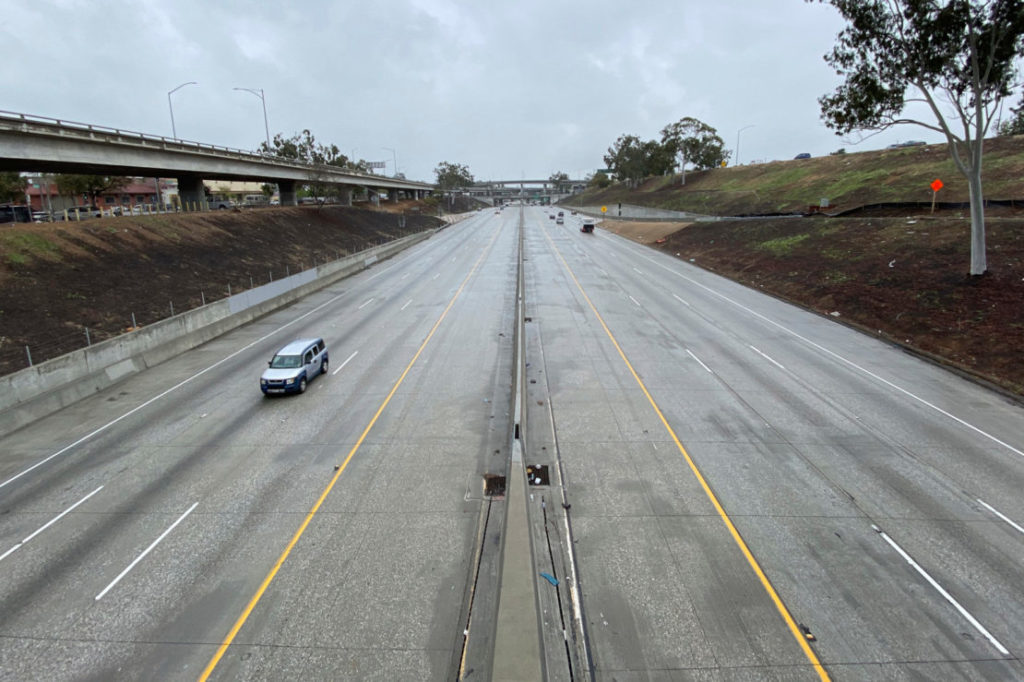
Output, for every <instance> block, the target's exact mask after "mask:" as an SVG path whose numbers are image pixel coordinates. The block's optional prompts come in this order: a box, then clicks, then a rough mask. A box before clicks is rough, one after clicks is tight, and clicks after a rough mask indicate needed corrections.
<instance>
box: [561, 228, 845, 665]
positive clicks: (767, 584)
mask: <svg viewBox="0 0 1024 682" xmlns="http://www.w3.org/2000/svg"><path fill="white" fill-rule="evenodd" d="M544 236H545V237H546V238H547V240H548V242H549V243H550V244H551V248H553V249H554V250H555V254H556V255H557V256H558V260H560V261H562V266H563V267H565V270H566V272H568V273H569V277H570V278H572V281H573V282H574V283H575V284H576V288H577V289H579V292H580V295H582V296H583V299H584V300H585V301H586V302H587V305H588V306H590V309H591V310H592V311H593V313H594V316H595V317H597V321H598V322H600V323H601V327H602V328H603V329H604V332H605V334H607V335H608V338H609V339H611V342H612V345H614V346H615V350H617V351H618V352H619V357H621V358H622V361H623V362H624V363H626V367H628V368H629V373H630V374H632V375H633V378H634V379H636V383H637V384H638V385H639V386H640V390H641V391H643V393H644V395H645V396H647V401H648V402H649V403H650V404H651V407H653V408H654V412H655V413H656V414H657V415H658V419H660V420H661V423H662V425H663V426H664V427H665V430H666V431H668V435H669V436H671V437H672V441H673V442H674V443H675V444H676V447H677V448H679V452H681V453H682V455H683V458H684V459H685V460H686V463H687V464H688V465H689V466H690V470H691V471H692V472H693V475H694V476H696V477H697V481H698V482H699V483H700V486H701V488H703V489H704V494H705V495H707V496H708V499H709V500H711V504H712V505H713V506H714V508H715V511H717V512H718V516H719V518H721V519H722V521H723V522H724V523H725V526H726V528H728V529H729V534H730V535H732V539H733V540H734V541H735V542H736V544H737V545H738V546H739V548H740V552H742V553H743V556H744V557H746V559H747V563H749V564H750V567H751V568H752V569H754V573H755V574H756V575H757V577H758V578H759V579H760V581H761V585H762V586H763V587H764V589H765V592H767V593H768V596H769V597H771V600H772V603H774V604H775V608H776V609H777V610H778V612H779V614H780V615H781V616H782V619H783V620H784V621H785V622H786V625H787V626H788V627H789V631H790V632H791V633H792V634H793V637H794V638H796V641H797V643H799V644H800V648H801V649H803V652H804V655H806V656H807V659H808V660H809V661H810V662H811V665H812V666H814V670H815V671H816V672H817V673H818V677H819V678H821V679H822V680H828V679H830V678H829V676H828V673H827V672H825V668H824V667H822V665H821V662H820V661H819V660H818V657H817V656H816V655H815V653H814V650H813V649H811V646H810V644H808V643H807V638H806V637H805V636H804V633H803V632H801V631H800V627H799V626H798V625H797V624H796V621H795V620H793V616H792V615H790V613H789V609H787V608H786V605H785V604H783V603H782V599H781V598H780V597H779V595H778V593H777V592H776V591H775V588H774V587H772V584H771V581H769V580H768V576H766V575H765V573H764V571H763V570H762V569H761V565H760V564H758V563H757V559H755V558H754V554H753V553H752V552H751V551H750V548H749V547H748V546H747V543H746V542H744V540H743V537H742V536H741V535H740V532H739V531H738V530H737V529H736V526H735V525H733V522H732V519H731V518H729V515H728V514H727V513H726V512H725V509H724V508H723V507H722V504H721V503H720V502H719V501H718V497H716V496H715V493H714V492H712V491H711V486H710V485H708V482H707V480H706V479H705V478H704V475H703V474H702V473H701V472H700V469H699V468H697V464H696V463H695V462H694V461H693V459H692V458H691V457H690V453H688V452H687V451H686V448H684V447H683V444H682V443H681V442H680V441H679V437H678V436H676V432H675V431H674V430H673V429H672V427H671V426H670V425H669V423H668V419H666V418H665V415H664V413H662V411H661V408H660V407H658V403H656V402H655V401H654V398H653V397H652V396H651V394H650V392H649V391H648V390H647V386H646V385H645V384H644V382H643V380H642V379H641V378H640V375H638V374H637V373H636V370H635V369H633V364H632V363H631V362H630V361H629V359H628V358H627V357H626V354H625V352H623V350H622V347H621V346H619V342H618V341H617V340H616V339H615V335H613V334H612V332H611V330H610V329H608V325H607V324H605V322H604V318H603V317H601V313H599V312H597V308H596V307H595V306H594V304H593V302H592V301H591V300H590V297H589V296H587V292H586V291H584V290H583V285H581V284H580V281H579V280H578V279H576V274H575V273H574V272H573V271H572V268H570V267H569V264H568V263H567V262H566V260H565V258H564V257H562V252H561V251H559V250H558V247H557V246H555V242H554V241H553V240H552V239H551V236H550V235H548V233H547V231H546V230H545V231H544Z"/></svg>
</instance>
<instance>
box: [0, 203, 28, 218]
mask: <svg viewBox="0 0 1024 682" xmlns="http://www.w3.org/2000/svg"><path fill="white" fill-rule="evenodd" d="M30 222H32V211H31V209H29V207H28V206H20V205H18V204H0V223H30Z"/></svg>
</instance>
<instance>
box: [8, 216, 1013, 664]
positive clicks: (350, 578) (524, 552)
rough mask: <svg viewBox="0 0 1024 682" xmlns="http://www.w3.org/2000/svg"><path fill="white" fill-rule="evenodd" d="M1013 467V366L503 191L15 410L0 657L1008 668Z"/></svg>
mask: <svg viewBox="0 0 1024 682" xmlns="http://www.w3.org/2000/svg"><path fill="white" fill-rule="evenodd" d="M518 301H521V303H522V312H521V314H520V313H518V312H517V311H518V310H519V308H518V307H517V302H518ZM310 336H320V337H323V338H324V340H325V341H326V343H327V347H328V349H329V351H330V357H331V365H330V369H329V371H328V373H327V374H325V375H323V376H321V377H319V378H317V379H316V380H315V381H313V382H311V383H310V384H309V389H308V391H307V392H306V393H305V394H303V395H298V396H294V397H289V398H275V399H265V398H263V397H262V395H261V394H260V391H259V387H258V384H257V381H258V377H259V374H260V372H261V371H262V369H263V368H264V367H265V366H266V365H265V363H266V360H267V359H269V357H270V356H271V355H272V354H273V352H274V351H275V350H276V349H278V348H280V347H281V346H283V345H284V344H285V343H286V342H288V341H289V340H291V339H293V338H298V337H310ZM517 367H518V370H519V371H517ZM517 377H518V378H519V385H518V388H519V389H520V393H519V395H520V396H521V402H519V403H517V402H516V400H515V396H516V395H517V394H516V386H515V385H514V384H515V383H516V378H517ZM517 405H518V406H519V409H517ZM517 425H519V426H521V427H522V428H521V429H517V428H516V426H517ZM517 433H518V435H519V436H520V438H519V444H518V445H515V444H514V441H515V435H516V434H517ZM72 444H74V445H73V447H68V446H69V445H72ZM513 445H515V447H513ZM517 448H518V450H517ZM514 450H516V451H517V452H519V453H520V454H521V459H522V462H523V463H524V464H526V465H528V466H530V467H531V471H537V472H542V473H543V476H538V477H537V479H536V480H531V482H530V483H529V484H527V483H526V481H525V480H524V479H523V477H522V475H521V474H518V475H516V472H517V471H520V470H519V469H517V468H516V467H515V466H511V467H510V461H511V460H512V459H513V451H514ZM58 453H59V454H58ZM510 471H511V472H512V474H513V475H512V476H510V478H509V479H508V481H507V491H506V494H505V495H485V491H484V485H483V481H484V476H485V475H487V474H506V473H508V472H510ZM1022 489H1024V411H1022V410H1021V408H1020V406H1019V405H1017V404H1015V403H1012V402H1010V401H1008V400H1007V399H1005V398H1004V397H1002V396H1000V395H998V394H995V393H992V392H990V391H988V390H987V389H985V388H982V387H980V386H978V385H976V384H973V383H971V382H969V381H966V380H964V379H962V378H960V377H958V376H956V375H954V374H951V373H949V372H947V371H945V370H943V369H941V368H938V367H936V366H933V365H931V364H928V363H926V362H923V361H921V360H920V359H917V358H915V357H912V356H909V355H907V354H905V353H903V352H901V351H900V350H898V349H895V348H893V347H890V346H888V345H885V344H884V343H881V342H879V341H878V340H876V339H872V338H869V337H866V336H864V335H862V334H859V333H857V332H855V331H853V330H851V329H849V328H846V327H844V326H841V325H837V324H835V323H834V322H832V321H831V320H827V319H823V318H821V317H819V316H816V315H813V314H810V313H808V312H805V311H803V310H800V309H797V308H794V307H792V306H789V305H787V304H785V303H783V302H780V301H778V300H776V299H774V298H771V297H768V296H765V295H763V294H760V293H758V292H756V291H753V290H750V289H747V288H744V287H742V286H739V285H737V284H735V283H732V282H730V281H727V280H724V279H722V278H720V277H717V276H716V275H714V274H712V273H709V272H706V271H703V270H700V269H698V268H696V267H694V266H692V265H690V264H688V263H685V262H681V261H680V260H678V259H676V258H673V257H671V255H668V254H663V253H660V252H658V251H655V250H652V249H649V248H647V247H642V246H638V245H636V244H633V243H631V242H629V241H627V240H624V239H621V238H619V237H616V236H614V235H611V234H609V233H607V232H604V231H602V230H601V229H600V228H598V230H597V231H596V233H594V234H592V235H590V234H586V235H585V234H581V233H580V232H579V222H578V220H577V218H575V217H569V218H567V220H566V224H564V225H557V224H556V223H555V221H554V220H550V219H549V218H548V215H547V211H546V210H544V209H540V208H525V209H522V210H521V211H520V210H505V211H503V212H501V213H500V214H495V213H493V212H491V211H486V212H481V213H477V214H476V215H474V216H473V217H470V218H468V219H466V220H464V221H462V222H461V223H458V224H457V225H454V226H452V227H449V228H446V229H445V230H442V231H441V232H439V233H438V234H437V235H435V236H434V237H432V238H430V239H428V240H426V241H424V242H422V243H420V244H418V245H417V246H415V247H413V248H411V249H409V250H407V251H405V252H403V253H402V254H400V255H399V256H396V257H395V258H392V259H391V260H388V261H385V262H382V263H379V264H377V265H375V266H374V267H372V268H370V269H368V270H366V271H364V272H361V273H360V274H357V275H355V276H353V277H351V278H348V279H345V280H343V281H341V282H338V283H336V284H334V285H331V286H329V287H327V288H325V289H323V290H321V291H319V292H318V293H315V294H313V295H311V296H309V297H307V298H305V299H303V300H302V301H300V302H298V303H295V304H293V305H292V306H290V307H288V308H284V309H281V310H278V311H276V312H274V313H271V314H269V315H266V316H265V317H262V318H260V319H259V320H257V321H255V322H253V323H251V324H248V325H246V326H244V327H240V328H238V329H236V330H234V331H232V332H230V333H228V334H225V335H224V336H221V337H219V338H218V339H216V340H214V341H211V342H209V343H207V344H205V345H203V346H201V347H199V348H197V349H195V350H193V351H190V352H188V353H185V354H182V355H180V356H178V357H176V358H174V359H172V360H169V361H167V362H165V363H163V364H161V365H159V366H157V367H155V368H152V369H150V370H147V371H145V372H143V373H141V374H139V375H136V376H133V377H131V378H128V379H126V380H124V381H123V382H121V383H120V384H117V385H115V386H114V387H112V388H111V389H109V390H106V391H104V392H101V393H99V394H96V395H95V396H93V397H91V398H88V399H85V400H82V401H80V402H78V403H76V404H74V405H72V406H69V407H67V408H65V409H63V410H62V411H60V412H57V413H55V414H53V415H51V416H49V417H47V418H45V419H42V420H40V421H38V422H36V423H34V424H32V425H30V426H27V427H24V428H22V429H20V430H18V431H16V432H14V433H12V434H10V435H8V436H6V437H3V438H2V439H0V577H2V580H0V613H2V614H3V617H2V619H0V678H3V679H54V680H56V679H203V678H209V679H266V680H271V679H298V678H303V679H382V680H385V679H386V680H399V679H401V680H419V679H438V680H441V679H457V678H461V679H466V680H473V679H514V678H515V676H516V675H530V676H531V677H529V678H527V679H532V678H535V677H542V678H544V679H550V680H570V679H572V680H578V679H598V680H612V679H616V680H684V679H686V680H688V679H724V680H747V679H749V680H762V679H775V680H802V679H805V680H814V679H836V680H876V679H944V680H952V679H964V680H977V679H990V680H1005V679H1020V678H1024V665H1022V663H1021V661H1020V659H1019V657H1020V655H1021V651H1022V650H1024V571H1022V569H1021V567H1022V566H1024V496H1022V495H1021V493H1020V491H1021V490H1022ZM517 493H518V494H521V495H522V497H521V499H522V501H523V503H524V506H525V515H523V516H520V515H518V514H516V513H514V510H513V509H512V507H511V502H510V501H511V500H513V499H515V495H516V494H517ZM517 524H521V527H520V526H519V525H517ZM519 531H522V532H519ZM506 539H507V543H506ZM510 559H524V560H525V561H523V562H520V563H521V564H525V566H526V568H525V574H524V573H522V572H519V573H515V571H521V568H522V567H521V565H520V564H516V566H518V568H517V567H516V566H513V564H512V563H511V562H510V561H509V560H510ZM523 575H526V576H527V577H528V581H529V582H528V587H529V588H531V589H527V590H526V591H515V590H513V589H511V588H510V587H509V584H510V583H512V582H513V579H519V578H522V577H523ZM509 609H513V610H515V611H516V612H517V613H518V614H519V615H520V616H523V614H526V615H525V618H524V619H523V620H525V622H526V625H527V626H528V627H527V628H526V631H527V634H525V635H524V634H523V630H522V629H520V630H513V632H514V633H515V634H514V635H511V637H512V639H511V640H510V639H509V637H510V635H508V632H509V631H508V630H505V629H501V628H499V627H498V623H499V621H502V619H503V618H504V617H505V615H506V614H507V613H508V610H509ZM521 622H522V621H521ZM534 624H535V625H534ZM510 647H511V650H512V651H522V652H523V653H524V657H526V658H529V659H530V660H527V661H525V662H522V661H517V665H518V664H519V663H522V664H523V668H522V669H521V670H525V671H527V672H526V673H522V672H521V671H520V669H518V668H517V670H516V672H513V671H512V670H511V668H510V667H509V664H508V662H507V661H508V659H507V658H506V656H505V654H504V652H507V651H509V650H510V649H509V648H510ZM531 652H535V653H531Z"/></svg>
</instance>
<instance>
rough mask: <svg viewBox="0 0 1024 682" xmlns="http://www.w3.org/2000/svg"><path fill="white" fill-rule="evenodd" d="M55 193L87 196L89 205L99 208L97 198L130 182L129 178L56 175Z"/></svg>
mask: <svg viewBox="0 0 1024 682" xmlns="http://www.w3.org/2000/svg"><path fill="white" fill-rule="evenodd" d="M54 179H55V180H56V182H57V191H59V192H60V193H61V194H62V195H63V196H69V197H82V196H88V197H89V203H90V204H92V205H93V206H99V203H100V202H99V196H100V195H101V194H103V193H104V192H109V191H111V190H116V189H121V188H122V187H124V186H125V185H127V184H128V183H129V182H130V179H129V178H126V177H124V176H120V175H79V174H76V173H58V174H57V175H55V176H54Z"/></svg>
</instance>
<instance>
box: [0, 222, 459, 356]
mask: <svg viewBox="0 0 1024 682" xmlns="http://www.w3.org/2000/svg"><path fill="white" fill-rule="evenodd" d="M388 208H389V211H390V212H384V211H376V210H365V209H359V208H345V207H339V206H325V207H322V208H319V209H318V208H317V207H315V206H308V207H306V206H303V207H294V208H284V207H282V208H267V209H257V210H251V211H214V212H208V213H201V214H178V215H160V216H135V217H117V218H101V219H94V220H86V221H82V222H80V223H75V222H72V223H36V224H17V225H12V224H8V225H0V374H7V373H9V372H12V371H16V370H18V369H21V368H23V367H25V366H27V356H26V352H25V346H28V347H29V350H30V352H31V354H32V360H33V361H34V362H41V361H43V360H46V359H48V358H51V357H55V356H57V355H60V354H62V353H66V352H69V351H71V350H75V349H77V348H80V347H82V346H84V345H85V342H86V329H88V330H89V337H90V339H91V340H92V342H94V343H95V342H96V341H99V340H102V339H105V338H109V337H110V336H113V335H116V334H118V333H121V332H123V331H124V330H125V329H126V328H128V327H130V326H131V325H132V314H133V313H134V316H135V321H136V323H137V324H138V325H146V324H151V323H153V322H156V321H158V320H161V319H163V318H165V317H168V316H169V315H170V314H171V306H173V309H174V312H175V313H180V312H183V311H185V310H187V309H189V308H194V307H197V306H199V305H201V303H202V301H203V300H204V299H205V300H206V301H207V302H209V301H212V300H215V299H218V298H223V297H224V296H227V295H228V290H229V288H230V290H231V291H232V292H234V293H237V292H238V291H241V290H242V289H248V288H250V287H251V286H254V285H256V286H258V285H260V284H264V283H266V282H267V281H268V280H269V279H270V278H274V279H279V278H281V277H284V276H285V275H286V274H288V273H294V272H298V271H300V270H303V269H305V268H309V267H312V266H313V265H315V264H316V263H323V262H326V261H328V260H334V259H336V258H339V257H341V256H344V255H346V254H349V253H353V252H356V251H361V250H363V249H366V248H368V247H370V246H373V245H374V244H379V243H381V242H384V241H390V240H393V239H396V238H399V237H402V236H404V235H406V234H411V233H414V232H419V231H421V230H424V229H429V228H433V227H437V226H438V225H440V224H441V221H440V220H438V219H437V218H434V217H428V216H426V215H423V214H422V213H424V212H426V211H428V210H431V211H433V210H434V209H431V208H429V207H427V206H422V205H418V204H415V203H413V202H406V203H405V204H404V205H399V206H389V207H388ZM403 212H404V214H405V215H404V216H403V215H402V213H403ZM403 222H404V224H403Z"/></svg>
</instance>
